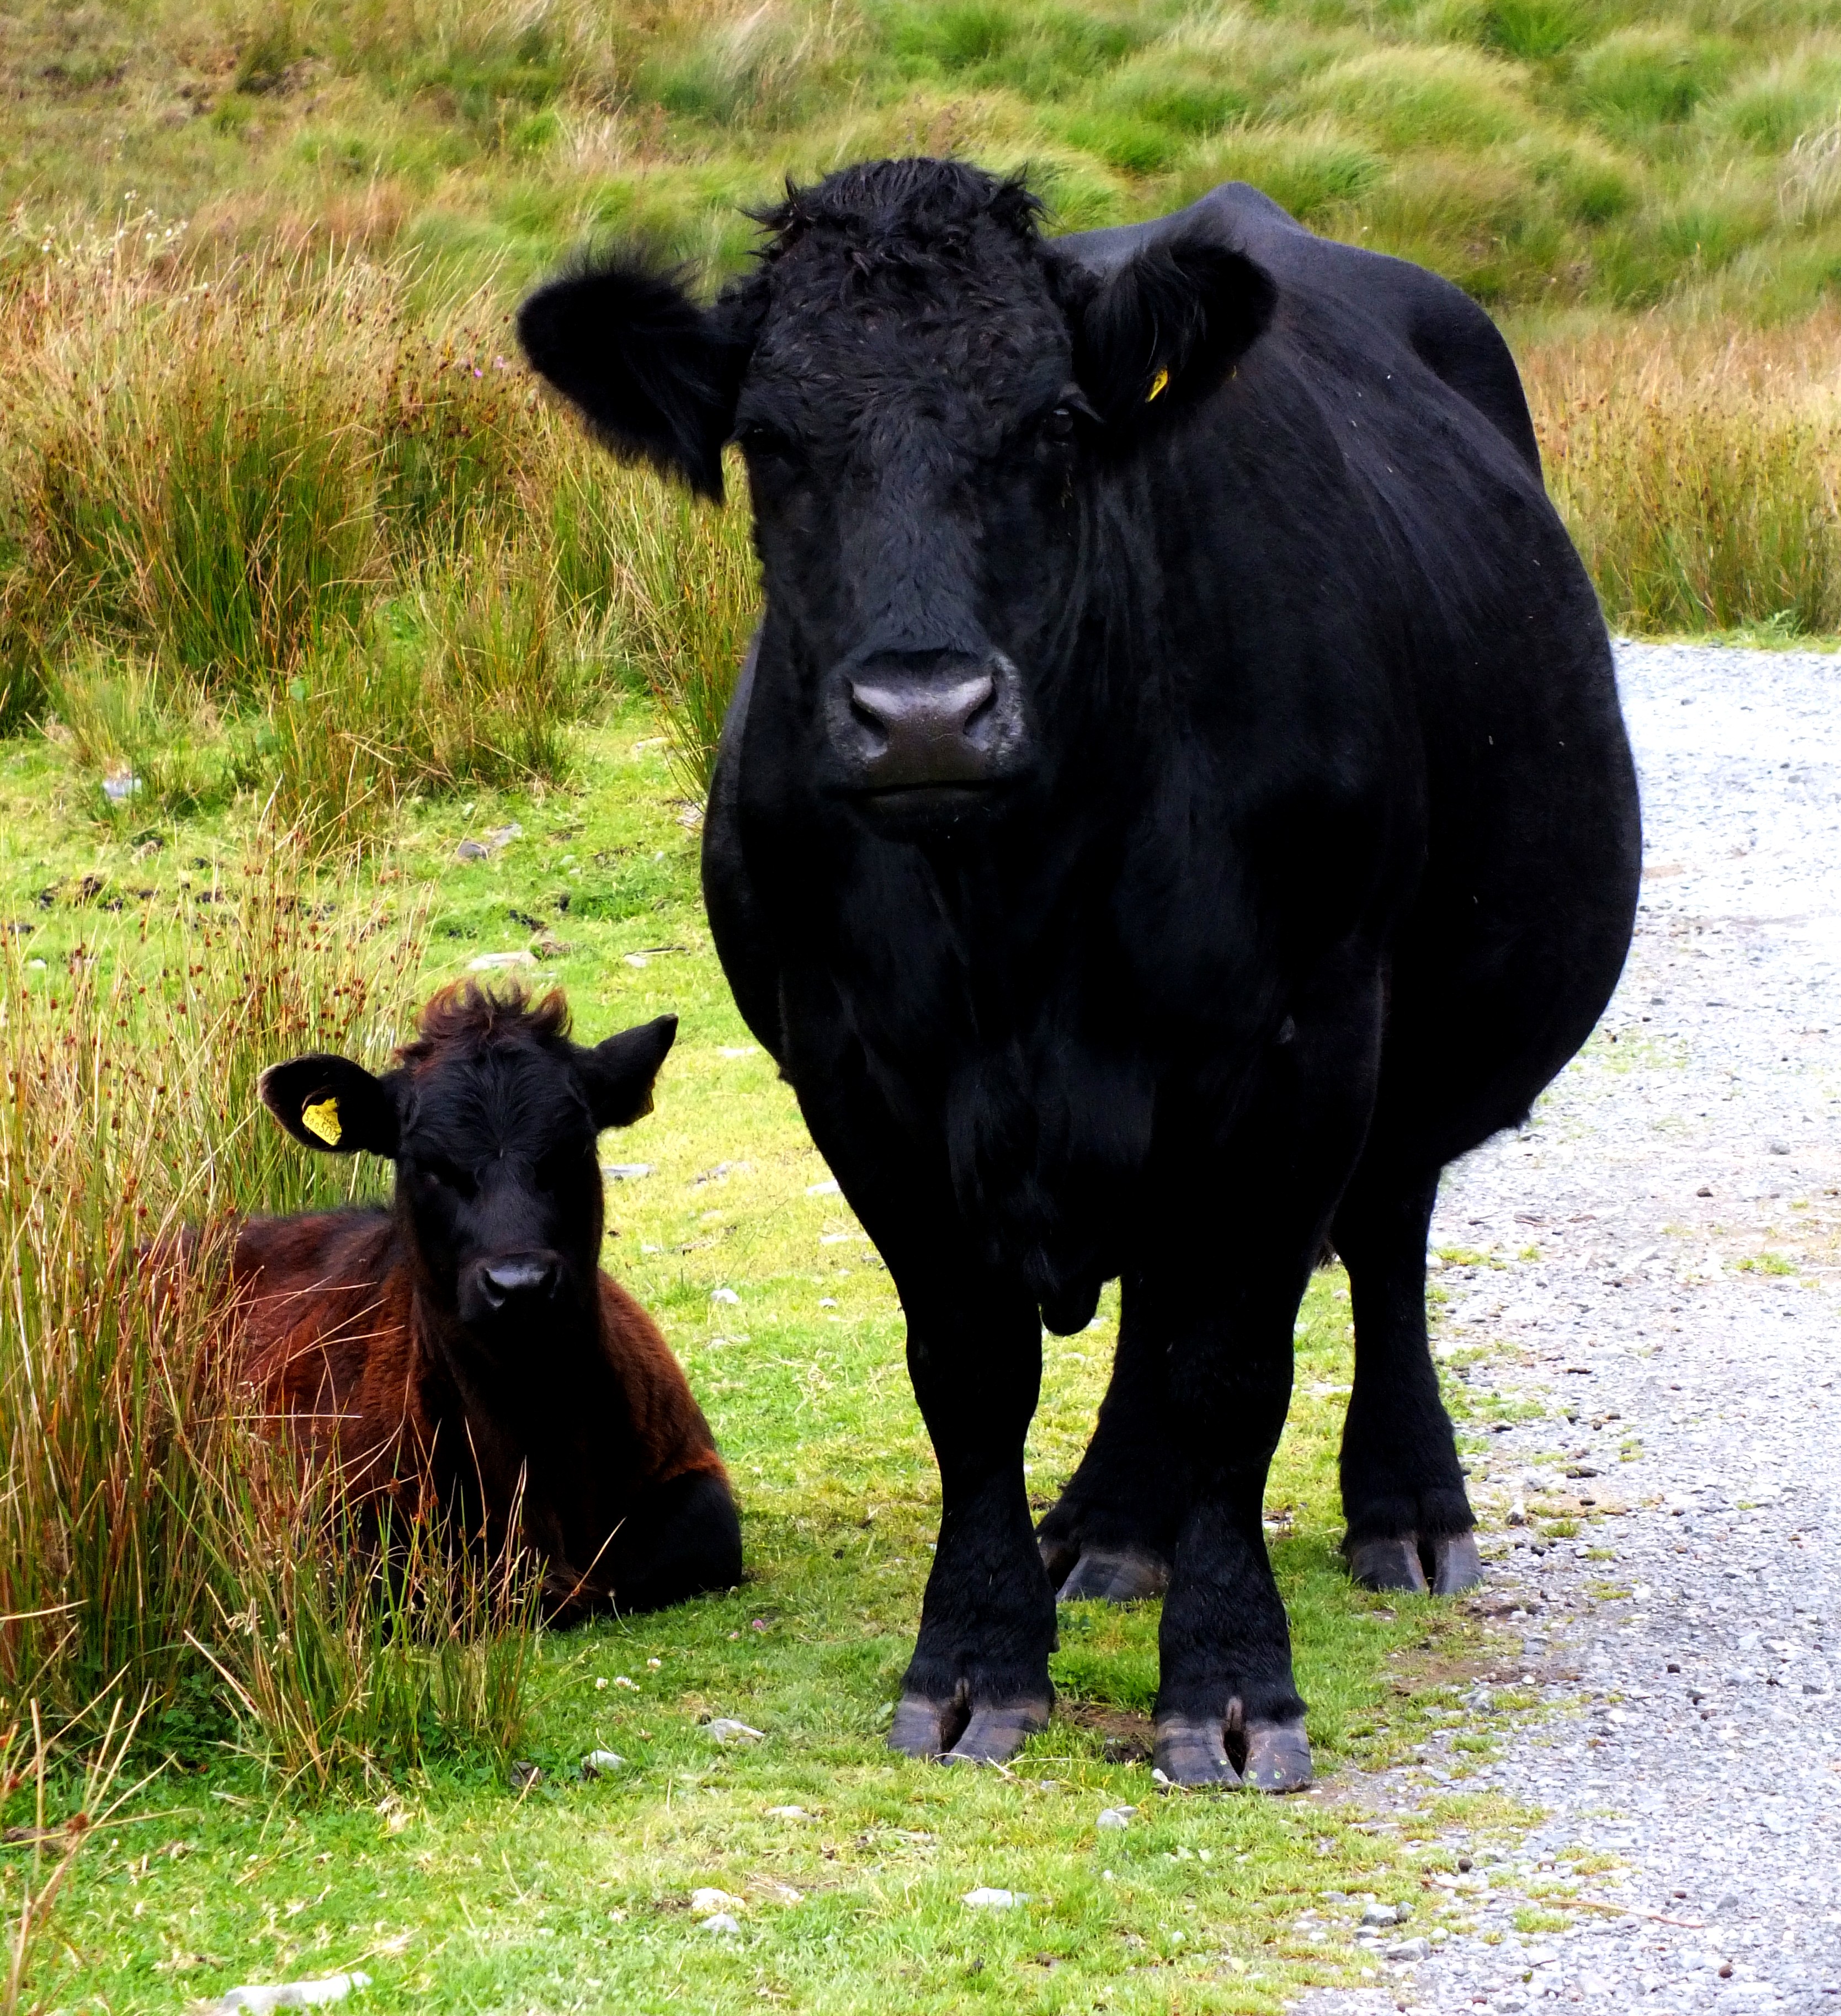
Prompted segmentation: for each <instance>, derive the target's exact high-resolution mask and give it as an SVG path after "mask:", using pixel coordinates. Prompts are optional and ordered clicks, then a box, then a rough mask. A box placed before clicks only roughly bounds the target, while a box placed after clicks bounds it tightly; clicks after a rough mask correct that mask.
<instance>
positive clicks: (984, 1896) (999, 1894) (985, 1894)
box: [960, 1884, 1028, 1911]
mask: <svg viewBox="0 0 1841 2016" xmlns="http://www.w3.org/2000/svg"><path fill="white" fill-rule="evenodd" d="M1027 1895H1028V1893H1027V1892H1024V1891H1021V1890H990V1889H987V1888H985V1886H984V1885H982V1884H980V1885H978V1888H977V1889H975V1890H967V1892H966V1893H965V1895H964V1896H963V1897H962V1898H961V1899H960V1903H964V1904H969V1905H970V1906H971V1908H972V1910H975V1911H1007V1910H1011V1909H1012V1908H1013V1907H1014V1906H1016V1905H1018V1904H1021V1903H1025V1902H1026V1901H1027Z"/></svg>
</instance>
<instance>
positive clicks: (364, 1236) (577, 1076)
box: [232, 983, 741, 1622]
mask: <svg viewBox="0 0 1841 2016" xmlns="http://www.w3.org/2000/svg"><path fill="white" fill-rule="evenodd" d="M676 1028H677V1024H676V1020H675V1018H673V1017H670V1016H666V1017H661V1019H660V1020H659V1021H656V1022H652V1023H648V1024H646V1025H645V1026H644V1027H643V1028H637V1029H629V1030H628V1031H625V1034H624V1035H618V1036H613V1037H610V1038H609V1039H607V1041H606V1042H603V1043H600V1044H598V1045H596V1046H594V1047H593V1048H592V1049H591V1048H586V1047H584V1046H579V1045H577V1044H575V1043H573V1042H571V1041H570V1040H569V1039H568V1034H567V1010H566V1008H565V1006H564V1001H563V998H562V996H561V995H560V994H556V993H553V994H551V995H549V996H548V997H547V998H546V999H544V1000H543V1001H542V1002H540V1003H537V1004H535V1006H533V1005H531V1003H529V1002H528V1000H527V999H526V997H525V996H524V995H523V994H522V993H521V992H513V993H511V994H510V995H503V996H494V995H490V994H488V993H485V992H482V991H481V989H479V988H477V987H475V986H474V985H471V984H470V983H467V984H463V985H461V986H459V987H457V988H449V989H447V990H446V991H445V992H442V993H441V994H438V995H436V996H435V998H434V999H433V1000H432V1001H431V1002H430V1003H429V1004H428V1005H427V1007H426V1008H424V1009H423V1012H422V1015H421V1017H420V1024H419V1031H418V1034H417V1035H416V1039H415V1041H414V1042H411V1043H409V1044H408V1045H406V1046H405V1047H404V1048H403V1049H402V1051H401V1052H400V1053H398V1060H399V1061H398V1068H396V1069H395V1070H394V1071H389V1072H387V1073H386V1074H385V1075H384V1076H383V1077H381V1078H374V1077H373V1076H372V1075H371V1074H370V1073H369V1072H368V1071H365V1070H363V1069H362V1067H360V1066H358V1065H357V1064H352V1063H351V1062H349V1061H348V1060H346V1059H344V1058H343V1057H325V1056H316V1057H297V1058H295V1059H294V1060H293V1061H292V1062H291V1063H288V1064H278V1065H276V1066H275V1067H273V1068H272V1069H271V1070H269V1071H266V1072H265V1073H264V1075H263V1078H262V1084H261V1093H262V1100H263V1103H265V1105H266V1106H267V1107H268V1110H269V1111H270V1112H271V1113H272V1114H274V1116H275V1117H276V1119H277V1120H279V1121H280V1122H281V1124H282V1125H283V1126H284V1127H285V1128H286V1129H287V1130H288V1132H290V1134H292V1135H293V1136H294V1138H295V1139H297V1140H298V1141H300V1142H301V1143H302V1144H303V1145H304V1146H305V1147H310V1148H313V1149H316V1150H321V1151H323V1152H329V1153H332V1154H355V1153H368V1154H376V1155H382V1156H386V1157H389V1158H390V1159H391V1161H394V1162H395V1165H396V1189H395V1200H394V1202H393V1204H391V1208H388V1209H384V1208H366V1209H354V1210H347V1211H327V1212H322V1213H316V1214H313V1215H308V1216H303V1217H298V1218H285V1219H254V1220H252V1221H251V1222H250V1223H249V1224H248V1225H247V1226H245V1227H244V1228H243V1231H242V1233H241V1234H240V1237H239V1239H238V1240H237V1243H236V1249H235V1254H234V1257H233V1260H232V1280H233V1282H234V1283H235V1285H236V1288H237V1290H238V1291H239V1292H238V1297H237V1303H236V1307H237V1310H238V1320H239V1324H240V1331H241V1348H242V1349H243V1351H244V1352H245V1353H246V1358H245V1363H246V1366H247V1370H248V1371H249V1373H250V1375H251V1376H252V1377H253V1378H254V1380H255V1381H257V1382H258V1384H259V1385H260V1386H261V1387H262V1388H265V1390H266V1391H268V1392H269V1393H270V1394H271V1395H272V1396H273V1398H274V1399H275V1402H276V1404H277V1406H279V1409H281V1410H282V1411H283V1412H284V1413H286V1414H287V1415H289V1416H290V1417H293V1418H294V1420H295V1421H296V1422H297V1423H298V1424H310V1425H311V1438H310V1445H312V1446H316V1447H317V1448H318V1449H320V1450H321V1451H322V1453H325V1454H326V1455H327V1456H334V1457H336V1458H337V1461H338V1463H339V1464H340V1469H341V1471H342V1472H343V1474H344V1478H345V1481H346V1483H347V1486H348V1489H352V1490H355V1492H356V1493H357V1494H358V1497H359V1499H360V1500H361V1501H362V1500H364V1499H369V1500H372V1501H373V1503H374V1502H375V1501H376V1500H378V1499H383V1498H386V1497H387V1498H390V1499H394V1500H395V1501H396V1502H397V1503H399V1504H402V1505H403V1506H404V1507H405V1509H409V1507H415V1506H420V1505H423V1504H426V1503H429V1502H430V1499H431V1497H432V1499H433V1501H434V1503H438V1504H440V1505H441V1506H442V1507H447V1508H449V1509H451V1510H453V1511H455V1512H456V1513H458V1514H459V1515H460V1516H462V1517H463V1518H464V1519H465V1521H466V1524H467V1530H468V1531H470V1532H478V1531H481V1530H482V1529H483V1530H484V1531H485V1533H486V1535H487V1536H488V1541H489V1543H492V1544H497V1543H498V1542H499V1540H501V1539H503V1537H504V1535H505V1530H506V1521H507V1520H508V1519H509V1517H510V1514H511V1512H512V1509H513V1507H515V1506H517V1505H518V1504H519V1503H520V1492H521V1493H522V1499H521V1520H522V1535H523V1538H524V1540H525V1542H526V1543H528V1545H529V1546H531V1547H533V1548H534V1549H535V1550H537V1551H538V1552H539V1553H540V1554H541V1555H542V1558H543V1560H544V1562H545V1577H544V1600H545V1607H546V1611H547V1613H548V1614H549V1615H550V1616H551V1618H553V1620H555V1621H558V1622H569V1621H573V1620H574V1619H575V1618H578V1617H580V1616H582V1615H585V1614H586V1613H587V1612H588V1611H590V1610H592V1609H595V1608H598V1607H605V1606H608V1605H616V1606H618V1607H619V1608H620V1609H621V1610H645V1609H653V1608H656V1607H658V1606H659V1605H661V1604H668V1603H675V1602H677V1601H679V1600H681V1599H682V1598H683V1597H687V1596H690V1595H693V1594H694V1593H697V1591H699V1590H701V1589H720V1588H726V1587H728V1586H730V1585H731V1584H732V1583H734V1582H737V1581H739V1580H740V1576H741V1536H740V1525H739V1523H738V1521H737V1517H736V1512H735V1506H734V1502H733V1499H732V1498H731V1496H730V1490H729V1481H728V1478H727V1476H726V1473H725V1472H724V1471H723V1468H722V1460H721V1458H720V1457H719V1456H718V1455H717V1453H716V1449H715V1442H713V1440H712V1438H711V1435H710V1431H709V1427H708V1424H707V1423H706V1422H705V1421H704V1417H703V1414H702V1412H701V1409H699V1408H698V1406H697V1402H696V1401H695V1400H694V1399H693V1398H692V1397H691V1394H690V1388H689V1386H688V1385H687V1384H686V1383H685V1379H684V1375H683V1371H682V1370H681V1369H680V1368H679V1365H678V1363H677V1360H676V1359H675V1358H673V1357H672V1354H671V1352H670V1349H669V1348H668V1346H667V1345H666V1344H665V1340H664V1338H663V1337H661V1335H660V1334H659V1332H658V1329H657V1326H656V1325H655V1324H654V1323H653V1321H652V1319H651V1318H650V1316H647V1313H646V1312H645V1311H644V1310H643V1309H641V1308H640V1306H639V1304H638V1303H637V1302H636V1301H634V1300H633V1298H632V1296H630V1295H629V1294H628V1293H627V1292H626V1291H625V1289H624V1288H622V1287H621V1286H620V1285H619V1283H618V1282H616V1281H614V1280H611V1279H610V1278H609V1277H608V1276H607V1275H606V1274H604V1273H601V1272H600V1268H599V1266H598V1265H597V1259H598V1255H599V1253H600V1244H601V1237H602V1231H603V1215H602V1196H601V1176H600V1168H599V1166H598V1163H597V1160H596V1136H597V1135H598V1134H599V1132H600V1130H601V1129H603V1128H604V1127H611V1126H624V1125H627V1124H628V1123H629V1122H630V1121H634V1120H636V1119H638V1118H639V1117H640V1116H641V1115H642V1114H645V1113H647V1112H649V1111H650V1110H651V1104H652V1084H653V1080H654V1078H655V1077H656V1075H657V1071H658V1067H659V1065H660V1064H661V1063H662V1062H663V1060H664V1058H665V1053H666V1051H667V1050H668V1049H669V1048H670V1047H671V1043H672V1037H673V1036H674V1035H675V1034H676Z"/></svg>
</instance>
